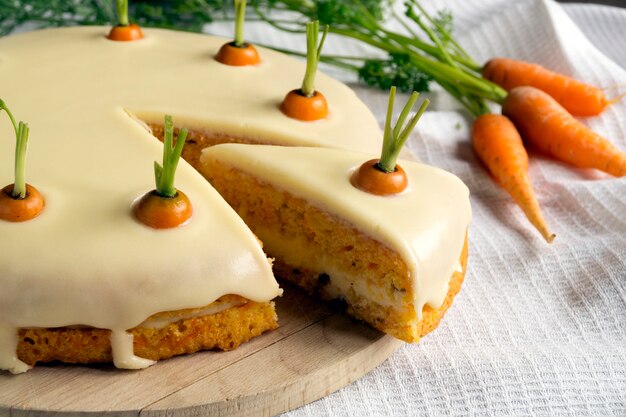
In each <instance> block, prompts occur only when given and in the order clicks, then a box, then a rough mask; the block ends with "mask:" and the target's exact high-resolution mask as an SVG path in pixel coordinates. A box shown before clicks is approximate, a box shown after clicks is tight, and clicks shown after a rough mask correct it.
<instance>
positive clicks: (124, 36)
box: [107, 0, 143, 42]
mask: <svg viewBox="0 0 626 417" xmlns="http://www.w3.org/2000/svg"><path fill="white" fill-rule="evenodd" d="M116 6H117V25H115V26H113V27H112V28H111V31H110V32H109V36H107V38H109V39H110V40H112V41H122V42H127V41H135V40H138V39H142V38H143V33H142V32H141V28H140V27H139V26H138V25H137V24H135V23H130V22H129V21H128V0H116Z"/></svg>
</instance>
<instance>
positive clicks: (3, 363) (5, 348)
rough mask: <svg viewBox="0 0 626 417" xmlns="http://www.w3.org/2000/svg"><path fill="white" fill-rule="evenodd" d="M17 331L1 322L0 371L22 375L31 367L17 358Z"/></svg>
mask: <svg viewBox="0 0 626 417" xmlns="http://www.w3.org/2000/svg"><path fill="white" fill-rule="evenodd" d="M17 339H18V337H17V329H16V328H15V327H13V326H8V325H6V324H4V323H2V322H0V369H6V370H7V371H9V372H11V373H12V374H21V373H24V372H26V371H28V370H29V369H30V368H31V367H30V366H28V365H26V364H25V363H24V362H22V361H21V360H19V359H18V358H17V352H16V351H15V346H17Z"/></svg>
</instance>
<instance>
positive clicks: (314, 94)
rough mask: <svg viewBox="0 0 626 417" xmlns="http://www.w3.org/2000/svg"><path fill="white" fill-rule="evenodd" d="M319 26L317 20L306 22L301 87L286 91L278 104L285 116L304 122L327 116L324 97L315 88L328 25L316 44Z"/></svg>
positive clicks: (326, 104)
mask: <svg viewBox="0 0 626 417" xmlns="http://www.w3.org/2000/svg"><path fill="white" fill-rule="evenodd" d="M319 26H320V24H319V22H318V21H317V20H316V21H314V22H309V23H307V24H306V50H307V57H306V71H305V73H304V80H303V81H302V87H300V88H299V89H296V90H291V91H290V92H289V93H287V95H286V96H285V98H284V99H283V102H282V103H281V104H280V110H281V111H282V112H283V113H284V114H285V115H286V116H288V117H291V118H292V119H297V120H301V121H305V122H310V121H314V120H321V119H325V118H326V117H327V116H328V103H327V102H326V97H324V95H323V94H322V93H320V92H319V91H316V90H315V75H316V73H317V64H318V63H319V60H320V56H321V54H322V47H323V46H324V40H325V39H326V35H327V34H328V26H326V28H325V29H324V35H323V36H322V40H321V41H320V43H319V46H318V44H317V37H318V32H319Z"/></svg>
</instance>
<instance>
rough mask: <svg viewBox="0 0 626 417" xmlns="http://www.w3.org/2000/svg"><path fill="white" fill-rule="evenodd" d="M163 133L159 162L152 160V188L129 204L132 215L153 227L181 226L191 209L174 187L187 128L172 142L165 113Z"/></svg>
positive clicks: (187, 200) (170, 119)
mask: <svg viewBox="0 0 626 417" xmlns="http://www.w3.org/2000/svg"><path fill="white" fill-rule="evenodd" d="M163 130H164V134H163V136H164V137H163V163H162V164H159V163H158V162H156V161H155V162H154V177H155V178H154V179H155V183H156V189H154V190H152V191H150V192H147V193H146V194H144V195H143V196H142V197H141V198H140V199H139V201H137V202H136V203H135V204H134V206H133V214H134V215H135V218H136V219H137V220H139V221H140V222H141V223H143V224H145V225H146V226H149V227H152V228H154V229H169V228H173V227H178V226H181V225H183V224H184V223H185V222H186V221H187V220H189V219H190V218H191V215H192V214H193V208H192V206H191V201H189V198H188V197H187V196H186V195H185V193H183V192H182V191H180V190H177V189H176V188H175V187H174V177H175V175H176V168H177V167H178V161H179V160H180V156H181V154H182V152H183V146H185V140H186V139H187V129H184V128H183V129H181V130H180V133H179V134H178V139H177V140H176V145H174V123H173V122H172V117H171V116H169V115H166V116H165V124H164V129H163Z"/></svg>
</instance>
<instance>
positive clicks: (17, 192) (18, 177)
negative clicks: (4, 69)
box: [0, 100, 29, 199]
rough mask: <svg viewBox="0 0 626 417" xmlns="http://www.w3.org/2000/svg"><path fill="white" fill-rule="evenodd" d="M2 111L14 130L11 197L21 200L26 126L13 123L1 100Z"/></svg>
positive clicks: (23, 179) (12, 118)
mask: <svg viewBox="0 0 626 417" xmlns="http://www.w3.org/2000/svg"><path fill="white" fill-rule="evenodd" d="M2 110H4V111H5V112H6V113H7V115H8V116H9V119H10V120H11V124H12V125H13V130H15V181H14V182H13V192H12V193H11V197H13V198H16V199H18V198H19V199H22V198H25V197H26V145H27V143H28V133H29V129H28V125H27V124H26V123H24V122H19V123H15V118H14V117H13V114H12V113H11V111H10V110H9V108H8V107H7V106H6V104H5V103H4V101H3V100H0V111H2Z"/></svg>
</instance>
